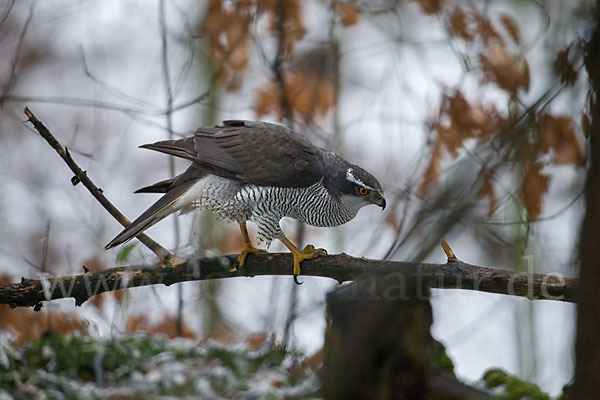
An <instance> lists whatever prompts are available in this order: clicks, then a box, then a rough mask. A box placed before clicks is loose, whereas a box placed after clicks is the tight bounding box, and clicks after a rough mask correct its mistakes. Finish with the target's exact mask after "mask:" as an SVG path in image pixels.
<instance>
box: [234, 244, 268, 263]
mask: <svg viewBox="0 0 600 400" xmlns="http://www.w3.org/2000/svg"><path fill="white" fill-rule="evenodd" d="M266 252H267V251H266V250H263V249H257V248H256V247H252V245H248V244H247V243H244V248H243V249H242V251H241V252H240V255H239V256H238V264H239V265H240V267H241V266H242V265H244V263H245V262H246V256H248V254H251V253H266Z"/></svg>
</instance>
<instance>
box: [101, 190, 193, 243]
mask: <svg viewBox="0 0 600 400" xmlns="http://www.w3.org/2000/svg"><path fill="white" fill-rule="evenodd" d="M160 183H161V182H159V184H160ZM194 183H195V181H193V180H190V181H187V182H185V183H184V184H181V185H178V186H176V187H174V188H172V189H170V190H169V191H168V192H167V193H166V194H165V195H164V196H163V197H161V198H160V199H158V201H157V202H156V203H154V204H153V205H152V206H150V208H148V209H147V210H146V211H144V212H143V213H142V215H140V216H139V217H137V218H136V219H135V221H133V222H132V223H131V224H129V225H128V226H127V227H126V228H125V229H123V231H122V232H121V233H119V234H118V235H117V236H116V237H115V238H114V239H113V240H111V241H110V242H109V243H108V244H107V245H106V246H105V247H104V249H105V250H108V249H111V248H113V247H115V246H118V245H120V244H122V243H125V242H127V241H128V240H130V239H132V238H133V237H135V236H137V235H138V234H140V233H141V232H143V231H144V230H146V229H148V228H149V227H151V226H152V225H154V224H156V223H157V222H159V221H161V220H162V219H164V218H165V217H167V216H168V215H170V214H172V213H174V212H176V211H177V210H179V209H181V207H182V206H185V204H177V203H176V202H177V200H178V199H179V198H180V197H182V196H183V195H184V194H185V193H186V192H187V191H188V190H189V188H190V187H191V186H192V185H193V184H194ZM150 187H152V186H150ZM143 189H146V188H143Z"/></svg>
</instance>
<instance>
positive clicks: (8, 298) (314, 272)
mask: <svg viewBox="0 0 600 400" xmlns="http://www.w3.org/2000/svg"><path fill="white" fill-rule="evenodd" d="M236 265H237V255H228V256H223V257H217V258H196V259H190V260H188V261H186V262H185V263H183V264H180V265H177V266H175V267H173V268H156V267H152V266H126V267H115V268H110V269H107V270H104V271H96V272H86V273H84V274H80V275H72V276H63V277H45V278H44V279H26V278H22V280H21V282H20V283H14V284H10V285H0V304H9V305H10V306H11V307H31V306H35V309H36V310H39V309H40V308H41V304H42V302H43V301H46V300H56V299H62V298H71V297H72V298H74V299H75V304H76V305H78V306H79V305H81V304H83V303H84V302H85V301H86V300H88V299H89V298H90V297H92V296H94V295H97V294H99V293H103V292H109V291H113V290H120V289H125V288H130V287H139V286H147V285H156V284H164V285H167V286H169V285H172V284H174V283H179V282H186V281H195V280H208V279H224V278H235V277H253V276H260V275H292V268H291V266H292V256H291V254H289V253H266V254H252V255H251V256H250V257H248V260H247V261H246V263H245V264H244V266H243V267H242V268H238V269H237V270H236V269H235V268H234V266H236ZM413 269H415V270H416V271H417V273H416V276H414V274H413V273H412V272H410V271H413ZM376 273H377V274H385V276H386V279H387V280H388V281H390V282H392V283H393V284H394V285H395V286H394V290H393V291H390V296H402V295H403V293H404V292H403V290H404V289H405V288H404V285H405V283H406V282H407V280H408V279H407V278H416V279H417V282H418V283H419V284H420V285H422V288H423V290H424V291H425V290H426V288H427V287H431V288H439V289H466V290H478V291H482V292H488V293H499V294H507V295H513V296H521V297H527V298H529V299H532V300H536V299H546V300H558V301H566V302H574V301H575V290H576V287H577V284H578V281H577V279H575V278H564V277H559V276H554V275H542V274H526V273H523V272H514V271H509V270H503V269H495V268H486V267H481V266H477V265H471V264H467V263H465V262H463V261H460V260H455V261H452V260H450V261H449V262H448V263H446V264H425V263H412V262H401V261H380V260H370V259H366V258H355V257H350V256H348V255H345V254H339V255H331V256H319V257H318V258H316V259H312V260H306V261H304V262H303V263H302V274H303V275H305V276H320V277H327V278H331V279H335V280H337V281H338V282H340V283H342V282H346V281H353V280H357V279H358V280H360V279H366V280H369V279H371V278H372V277H373V276H374V274H376ZM405 273H408V274H410V277H407V276H405ZM375 289H376V288H374V290H375Z"/></svg>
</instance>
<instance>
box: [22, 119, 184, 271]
mask: <svg viewBox="0 0 600 400" xmlns="http://www.w3.org/2000/svg"><path fill="white" fill-rule="evenodd" d="M25 115H26V116H27V118H28V119H29V122H31V123H32V124H33V126H34V127H35V129H36V130H37V131H38V133H39V134H40V135H41V136H42V137H43V138H44V139H46V141H47V142H48V144H49V145H50V146H52V148H53V149H54V150H56V152H57V153H58V155H59V156H60V157H61V158H62V159H63V160H64V161H65V163H66V164H67V165H68V166H69V168H70V169H71V171H73V173H74V174H75V176H74V177H73V178H71V183H73V185H77V184H78V183H79V182H81V183H83V185H84V186H85V187H86V188H87V189H88V190H89V191H90V193H91V194H92V196H94V198H95V199H96V200H98V202H99V203H100V204H102V206H103V207H104V209H105V210H106V211H108V212H109V213H110V215H112V216H113V217H114V218H115V219H116V220H117V221H119V223H120V224H121V225H123V226H124V227H125V226H127V225H129V224H130V223H131V222H130V221H129V220H128V219H127V218H126V217H125V216H124V215H123V214H121V212H120V211H119V210H118V209H117V208H116V207H115V206H114V205H113V204H112V203H111V202H110V201H109V200H108V199H107V198H106V197H105V196H104V194H103V193H102V189H100V188H99V187H98V186H96V185H95V184H94V182H92V180H91V179H90V178H89V177H88V176H87V173H86V171H84V170H82V169H81V168H80V167H79V165H77V163H76V162H75V161H74V160H73V158H72V157H71V155H70V154H69V150H68V149H66V148H64V147H63V146H62V145H61V144H60V142H59V141H58V140H57V139H56V138H55V137H54V135H52V133H50V131H49V130H48V128H46V126H45V125H44V124H43V123H42V122H41V121H40V120H39V119H37V117H36V116H35V115H33V113H32V112H31V110H29V108H27V107H26V108H25ZM136 237H137V238H138V239H139V240H140V242H142V243H143V244H144V245H145V246H146V247H148V248H149V249H150V250H152V252H153V253H154V254H156V255H157V256H158V257H159V258H160V260H161V261H162V262H164V263H165V264H170V263H171V262H173V261H174V260H175V259H176V258H175V256H173V255H172V254H171V253H169V251H168V250H167V249H165V248H164V247H162V246H161V245H160V244H158V243H156V242H155V241H154V240H152V239H150V237H148V236H147V235H146V234H144V233H142V234H139V235H138V236H136Z"/></svg>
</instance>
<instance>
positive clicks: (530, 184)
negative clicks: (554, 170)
mask: <svg viewBox="0 0 600 400" xmlns="http://www.w3.org/2000/svg"><path fill="white" fill-rule="evenodd" d="M542 168H543V165H542V164H541V163H539V162H538V163H535V164H533V165H531V166H529V167H526V168H525V169H524V171H523V176H522V177H521V185H520V190H519V198H520V199H521V201H522V202H523V204H524V205H525V208H526V209H527V214H528V219H529V220H530V221H532V220H534V219H536V218H537V217H539V216H540V214H541V213H542V200H543V198H544V194H546V192H547V191H548V187H549V186H550V176H548V175H546V174H544V173H542Z"/></svg>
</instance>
